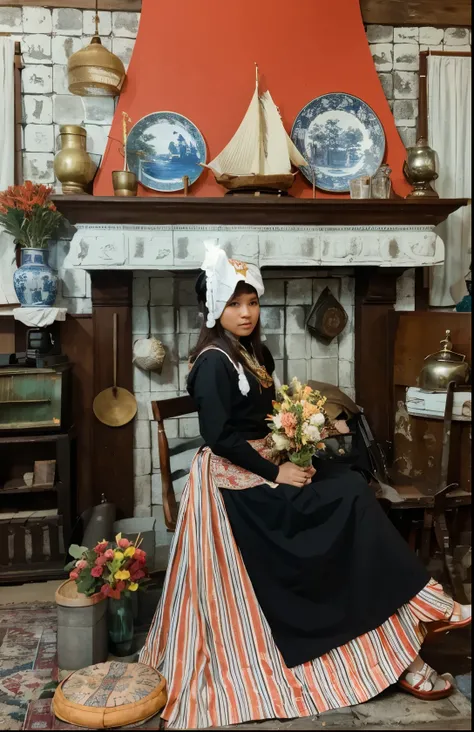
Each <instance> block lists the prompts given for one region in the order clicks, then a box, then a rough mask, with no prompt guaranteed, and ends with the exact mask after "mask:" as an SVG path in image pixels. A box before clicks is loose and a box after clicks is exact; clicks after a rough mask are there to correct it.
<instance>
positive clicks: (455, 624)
mask: <svg viewBox="0 0 474 732" xmlns="http://www.w3.org/2000/svg"><path fill="white" fill-rule="evenodd" d="M471 620H472V608H471V605H460V604H459V602H455V603H454V607H453V612H452V615H451V617H450V618H449V620H439V621H436V622H434V623H427V624H426V627H427V630H428V633H429V634H431V633H443V632H446V631H448V630H460V629H461V628H467V626H468V625H470V624H471Z"/></svg>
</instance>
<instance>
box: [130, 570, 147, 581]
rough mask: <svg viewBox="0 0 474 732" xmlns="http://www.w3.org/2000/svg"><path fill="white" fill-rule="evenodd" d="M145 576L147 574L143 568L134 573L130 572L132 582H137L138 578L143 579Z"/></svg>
mask: <svg viewBox="0 0 474 732" xmlns="http://www.w3.org/2000/svg"><path fill="white" fill-rule="evenodd" d="M144 576H145V572H144V571H143V569H137V571H136V572H133V574H132V572H130V579H131V580H132V582H136V581H137V580H139V579H141V578H142V577H144Z"/></svg>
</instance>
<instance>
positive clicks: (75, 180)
mask: <svg viewBox="0 0 474 732" xmlns="http://www.w3.org/2000/svg"><path fill="white" fill-rule="evenodd" d="M59 133H60V136H61V150H60V151H59V152H58V153H57V155H56V157H55V158H54V172H55V174H56V177H57V179H58V180H59V181H60V182H61V185H62V192H63V193H64V194H65V195H72V194H78V193H79V194H85V193H86V186H87V185H88V184H89V183H90V182H91V180H92V178H93V177H94V173H95V170H96V165H95V163H94V162H93V161H92V159H91V158H90V156H89V153H88V152H87V150H86V131H85V129H84V128H83V127H80V126H79V125H61V127H60V128H59Z"/></svg>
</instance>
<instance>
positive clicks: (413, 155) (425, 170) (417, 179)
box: [403, 137, 439, 198]
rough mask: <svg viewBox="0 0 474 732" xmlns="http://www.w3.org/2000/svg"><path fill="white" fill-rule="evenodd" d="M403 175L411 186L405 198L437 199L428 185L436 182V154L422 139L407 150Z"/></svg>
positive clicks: (434, 192) (436, 195)
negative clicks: (411, 189) (411, 188)
mask: <svg viewBox="0 0 474 732" xmlns="http://www.w3.org/2000/svg"><path fill="white" fill-rule="evenodd" d="M403 174H404V176H405V178H406V179H407V181H408V182H409V183H410V184H411V185H412V186H413V191H412V192H411V193H409V194H408V195H407V198H439V196H438V194H437V193H436V191H435V190H433V188H432V187H431V185H430V182H431V181H433V180H436V178H437V177H438V173H437V172H436V153H435V151H434V150H433V149H432V148H431V147H430V146H429V145H428V141H427V140H426V139H425V138H424V137H420V138H418V140H417V142H416V145H414V146H413V147H409V148H407V159H406V161H405V162H404V163H403Z"/></svg>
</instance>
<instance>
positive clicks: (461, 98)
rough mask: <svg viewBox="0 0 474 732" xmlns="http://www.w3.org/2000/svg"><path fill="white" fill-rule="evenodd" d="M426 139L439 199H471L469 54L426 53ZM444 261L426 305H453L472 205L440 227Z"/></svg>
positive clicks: (465, 260) (465, 263)
mask: <svg viewBox="0 0 474 732" xmlns="http://www.w3.org/2000/svg"><path fill="white" fill-rule="evenodd" d="M427 90H428V142H429V144H430V146H431V147H432V148H433V149H434V150H435V151H436V152H437V154H438V158H439V168H438V173H439V178H438V180H437V181H436V184H435V186H434V187H435V188H436V190H437V192H438V194H439V196H440V198H471V134H472V133H471V58H470V57H468V56H428V78H427ZM438 233H439V235H440V237H441V239H442V240H443V241H444V243H445V250H446V255H445V262H444V264H443V265H441V266H436V267H433V268H432V280H431V288H430V305H433V306H438V307H440V306H444V307H452V306H453V305H454V304H455V303H454V301H453V298H452V297H451V294H450V288H451V287H452V286H453V285H455V284H456V283H457V282H458V281H459V280H460V279H461V278H463V277H464V276H465V275H466V274H467V271H468V268H469V264H470V261H471V205H470V204H469V205H468V206H463V207H462V208H460V209H458V210H457V211H455V212H454V213H453V214H451V215H450V216H449V217H448V219H447V220H446V221H444V222H443V223H442V224H441V225H440V226H439V227H438Z"/></svg>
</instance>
